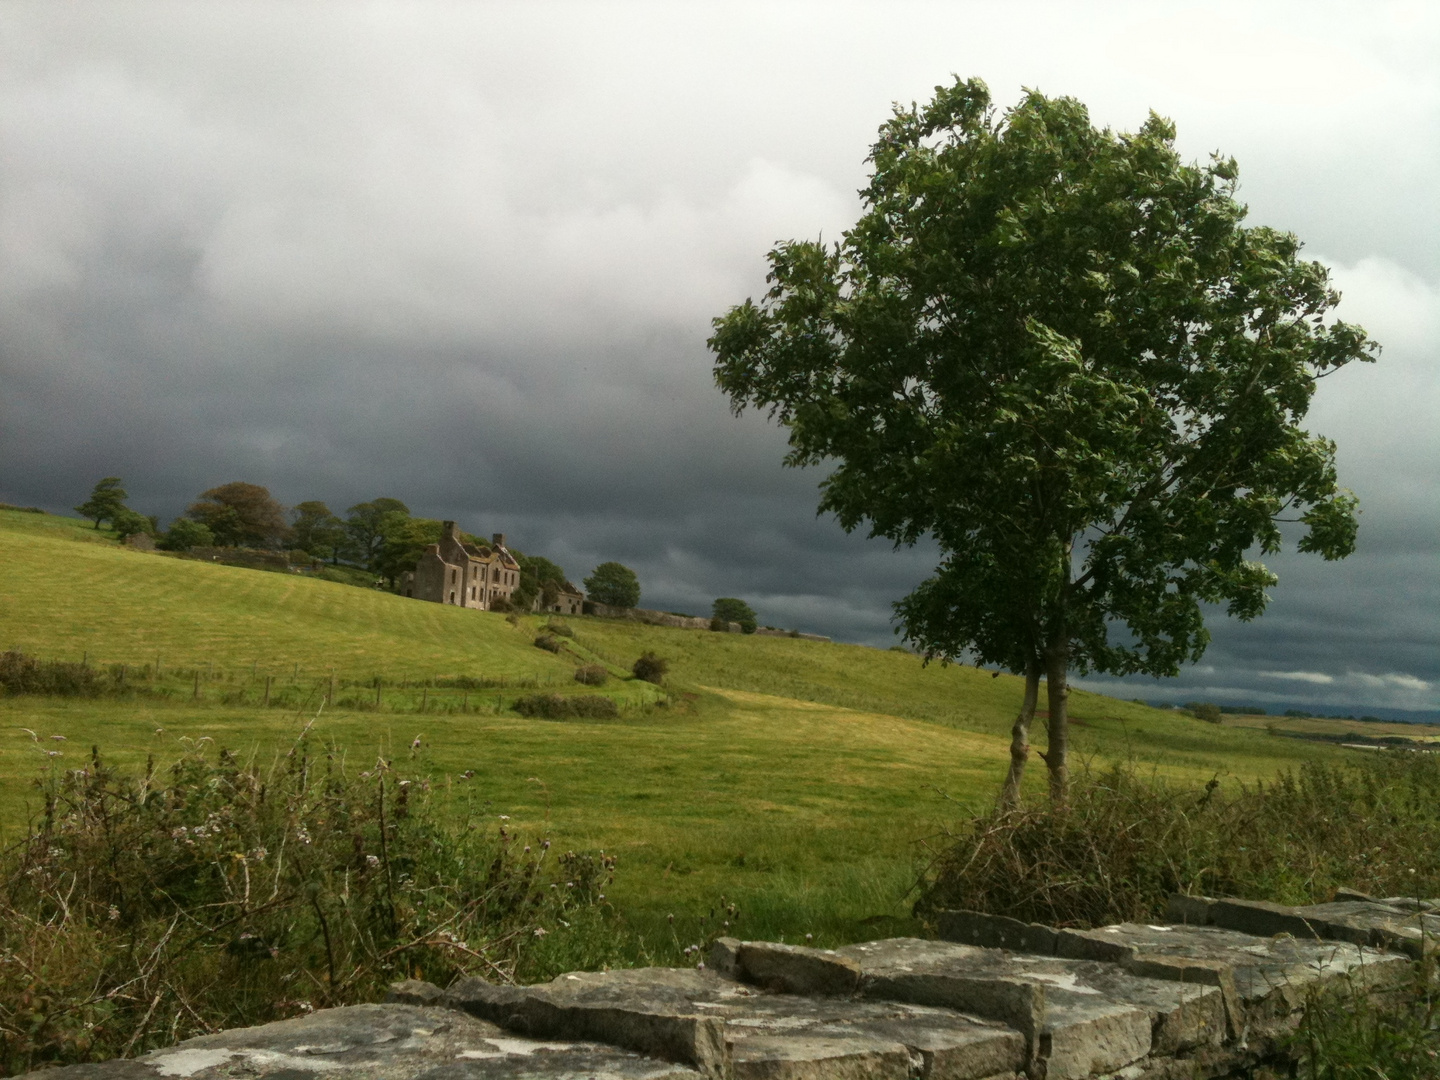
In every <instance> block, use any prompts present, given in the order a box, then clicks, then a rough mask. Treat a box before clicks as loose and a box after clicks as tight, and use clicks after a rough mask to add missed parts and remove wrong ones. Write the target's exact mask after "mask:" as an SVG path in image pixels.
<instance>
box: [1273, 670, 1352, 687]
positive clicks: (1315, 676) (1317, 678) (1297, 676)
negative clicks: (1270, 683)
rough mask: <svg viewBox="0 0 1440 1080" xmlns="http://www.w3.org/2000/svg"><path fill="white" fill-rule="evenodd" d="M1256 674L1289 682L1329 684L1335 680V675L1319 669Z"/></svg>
mask: <svg viewBox="0 0 1440 1080" xmlns="http://www.w3.org/2000/svg"><path fill="white" fill-rule="evenodd" d="M1256 674H1257V675H1259V676H1260V677H1261V678H1264V679H1285V680H1287V681H1288V682H1303V683H1314V684H1315V685H1316V686H1329V685H1330V684H1331V683H1333V682H1334V681H1335V676H1333V675H1326V674H1324V673H1323V672H1319V671H1260V672H1256Z"/></svg>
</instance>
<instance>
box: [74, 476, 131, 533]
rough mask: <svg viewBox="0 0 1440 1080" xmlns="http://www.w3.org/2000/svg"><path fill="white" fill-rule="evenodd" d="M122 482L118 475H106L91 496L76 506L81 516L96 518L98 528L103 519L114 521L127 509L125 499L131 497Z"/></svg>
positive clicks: (76, 510)
mask: <svg viewBox="0 0 1440 1080" xmlns="http://www.w3.org/2000/svg"><path fill="white" fill-rule="evenodd" d="M122 483H123V481H122V480H121V479H120V477H118V476H107V477H105V479H104V480H101V481H100V482H99V483H98V484H96V485H95V487H94V490H92V491H91V492H90V497H89V498H88V499H86V500H85V501H84V502H83V503H81V504H80V505H79V506H77V507H75V512H76V513H77V514H79V515H80V516H81V517H87V518H92V519H94V522H95V528H97V529H98V528H100V523H101V522H102V521H113V520H114V518H115V515H116V514H117V513H119V512H120V511H121V510H123V509H125V500H126V499H128V498H129V497H130V495H129V494H128V493H127V492H126V490H125V489H124V488H123V487H121V484H122Z"/></svg>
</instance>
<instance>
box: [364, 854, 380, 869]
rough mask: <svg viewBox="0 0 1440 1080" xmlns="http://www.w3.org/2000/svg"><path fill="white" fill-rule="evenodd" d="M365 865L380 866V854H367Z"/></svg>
mask: <svg viewBox="0 0 1440 1080" xmlns="http://www.w3.org/2000/svg"><path fill="white" fill-rule="evenodd" d="M365 865H366V866H372V867H373V866H379V865H380V856H378V855H366V856H365Z"/></svg>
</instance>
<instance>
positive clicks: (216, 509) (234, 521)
mask: <svg viewBox="0 0 1440 1080" xmlns="http://www.w3.org/2000/svg"><path fill="white" fill-rule="evenodd" d="M185 514H186V516H187V517H189V518H190V519H192V520H194V521H198V522H200V523H201V524H202V525H204V526H205V527H206V528H208V529H209V530H210V532H211V533H212V534H214V537H215V542H216V543H217V544H221V545H224V546H227V547H276V546H278V545H279V544H281V543H283V542H284V541H285V539H286V538H287V536H288V535H289V532H290V527H289V526H288V525H287V524H286V523H285V510H284V508H283V507H282V506H281V505H280V504H279V503H278V502H276V501H275V499H274V498H272V497H271V495H270V491H269V489H268V488H263V487H261V486H260V485H259V484H247V483H245V482H244V481H240V480H236V481H233V482H231V483H229V484H221V485H220V486H219V487H213V488H211V489H210V490H208V491H202V492H201V493H200V499H199V501H198V502H195V503H192V504H191V505H190V507H189V509H187V510H186V511H185Z"/></svg>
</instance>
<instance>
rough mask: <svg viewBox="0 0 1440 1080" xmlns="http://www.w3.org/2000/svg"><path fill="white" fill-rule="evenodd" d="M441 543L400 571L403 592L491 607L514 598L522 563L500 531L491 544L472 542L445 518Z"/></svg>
mask: <svg viewBox="0 0 1440 1080" xmlns="http://www.w3.org/2000/svg"><path fill="white" fill-rule="evenodd" d="M442 528H443V530H444V531H443V532H442V534H441V537H440V542H439V543H438V544H431V545H430V546H429V547H427V548H426V549H425V550H424V552H422V553H421V555H420V559H419V561H418V562H417V563H416V564H415V569H414V570H413V571H409V572H406V573H404V574H401V575H400V582H399V584H400V592H401V594H402V595H404V596H409V597H413V598H414V599H416V600H429V601H431V602H432V603H436V604H454V605H455V606H456V607H466V608H475V609H477V610H479V611H491V610H493V609H494V607H495V604H496V603H497V602H498V601H502V600H503V601H504V602H505V604H508V603H509V602H510V596H511V594H513V593H514V592H515V588H516V586H518V585H519V584H520V564H519V563H518V562H516V561H515V557H514V556H513V555H511V554H510V552H509V551H507V550H506V548H505V534H504V533H496V534H495V535H494V537H493V538H492V542H491V544H490V546H489V547H486V546H484V545H482V544H471V543H469V542H467V541H466V540H465V539H464V538H463V537H462V536H461V534H460V527H459V526H458V525H456V524H455V522H453V521H446V522H442Z"/></svg>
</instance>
